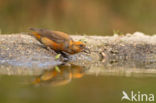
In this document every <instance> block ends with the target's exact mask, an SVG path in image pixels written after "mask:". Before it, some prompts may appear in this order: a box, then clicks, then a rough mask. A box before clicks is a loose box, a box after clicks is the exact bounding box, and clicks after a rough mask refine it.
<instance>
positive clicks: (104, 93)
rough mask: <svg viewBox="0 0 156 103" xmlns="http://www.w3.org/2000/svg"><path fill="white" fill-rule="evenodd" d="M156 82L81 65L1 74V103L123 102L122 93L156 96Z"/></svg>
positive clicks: (150, 76) (144, 77)
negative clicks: (32, 72)
mask: <svg viewBox="0 0 156 103" xmlns="http://www.w3.org/2000/svg"><path fill="white" fill-rule="evenodd" d="M100 69H101V70H102V69H104V68H100ZM125 69H126V68H125ZM97 70H98V69H97ZM140 74H141V73H139V75H140ZM136 75H137V74H136ZM155 79H156V77H155V76H153V74H152V75H150V74H149V75H147V76H145V75H144V74H142V75H140V76H129V77H127V76H123V75H116V76H111V75H106V74H105V73H101V74H97V73H96V72H95V73H93V72H92V73H90V71H89V69H86V68H83V67H81V66H77V65H66V66H62V65H61V66H58V67H57V68H56V67H55V68H52V69H47V70H42V72H41V73H40V74H37V75H31V76H30V75H25V76H22V75H7V74H5V75H4V74H3V75H2V74H1V75H0V84H1V88H0V102H1V103H4V102H5V103H21V102H22V103H27V102H29V103H34V102H38V103H42V102H44V103H52V102H56V103H58V102H64V103H80V102H81V103H104V102H106V103H108V102H109V103H120V102H121V98H122V91H126V92H127V93H130V92H131V91H135V92H136V93H137V92H138V91H140V92H141V93H153V94H156V88H155V87H156V83H155ZM126 102H127V101H126Z"/></svg>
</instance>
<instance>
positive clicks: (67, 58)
mask: <svg viewBox="0 0 156 103" xmlns="http://www.w3.org/2000/svg"><path fill="white" fill-rule="evenodd" d="M57 53H58V54H61V55H62V57H63V58H64V61H65V62H67V61H69V60H70V55H69V54H67V53H65V52H63V51H57Z"/></svg>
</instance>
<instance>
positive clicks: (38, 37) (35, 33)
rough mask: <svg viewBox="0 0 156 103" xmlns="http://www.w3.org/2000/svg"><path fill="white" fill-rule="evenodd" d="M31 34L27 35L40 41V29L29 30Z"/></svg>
mask: <svg viewBox="0 0 156 103" xmlns="http://www.w3.org/2000/svg"><path fill="white" fill-rule="evenodd" d="M29 30H32V31H33V32H31V33H28V35H30V36H33V37H35V38H36V39H37V40H41V35H40V34H39V33H38V32H39V30H40V29H38V28H29Z"/></svg>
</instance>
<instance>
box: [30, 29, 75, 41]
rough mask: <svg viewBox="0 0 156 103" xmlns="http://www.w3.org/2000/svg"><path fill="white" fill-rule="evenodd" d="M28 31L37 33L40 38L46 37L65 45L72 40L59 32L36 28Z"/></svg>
mask: <svg viewBox="0 0 156 103" xmlns="http://www.w3.org/2000/svg"><path fill="white" fill-rule="evenodd" d="M30 30H32V31H34V32H37V33H38V34H39V35H41V36H42V37H47V38H49V39H51V40H53V41H54V42H56V43H65V42H67V41H69V40H72V38H70V37H69V36H68V34H66V33H63V32H59V31H50V30H47V29H38V28H30Z"/></svg>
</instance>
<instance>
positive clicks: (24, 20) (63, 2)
mask: <svg viewBox="0 0 156 103" xmlns="http://www.w3.org/2000/svg"><path fill="white" fill-rule="evenodd" d="M155 4H156V1H155V0H0V30H1V32H2V33H17V32H27V31H28V28H29V27H40V28H50V29H52V30H60V31H64V32H68V33H70V34H77V33H78V34H89V35H112V34H113V30H119V31H121V32H123V33H127V32H130V33H133V32H135V31H141V32H144V33H147V34H154V33H156V29H155V27H156V20H155V18H156V13H155V9H156V6H155Z"/></svg>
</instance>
